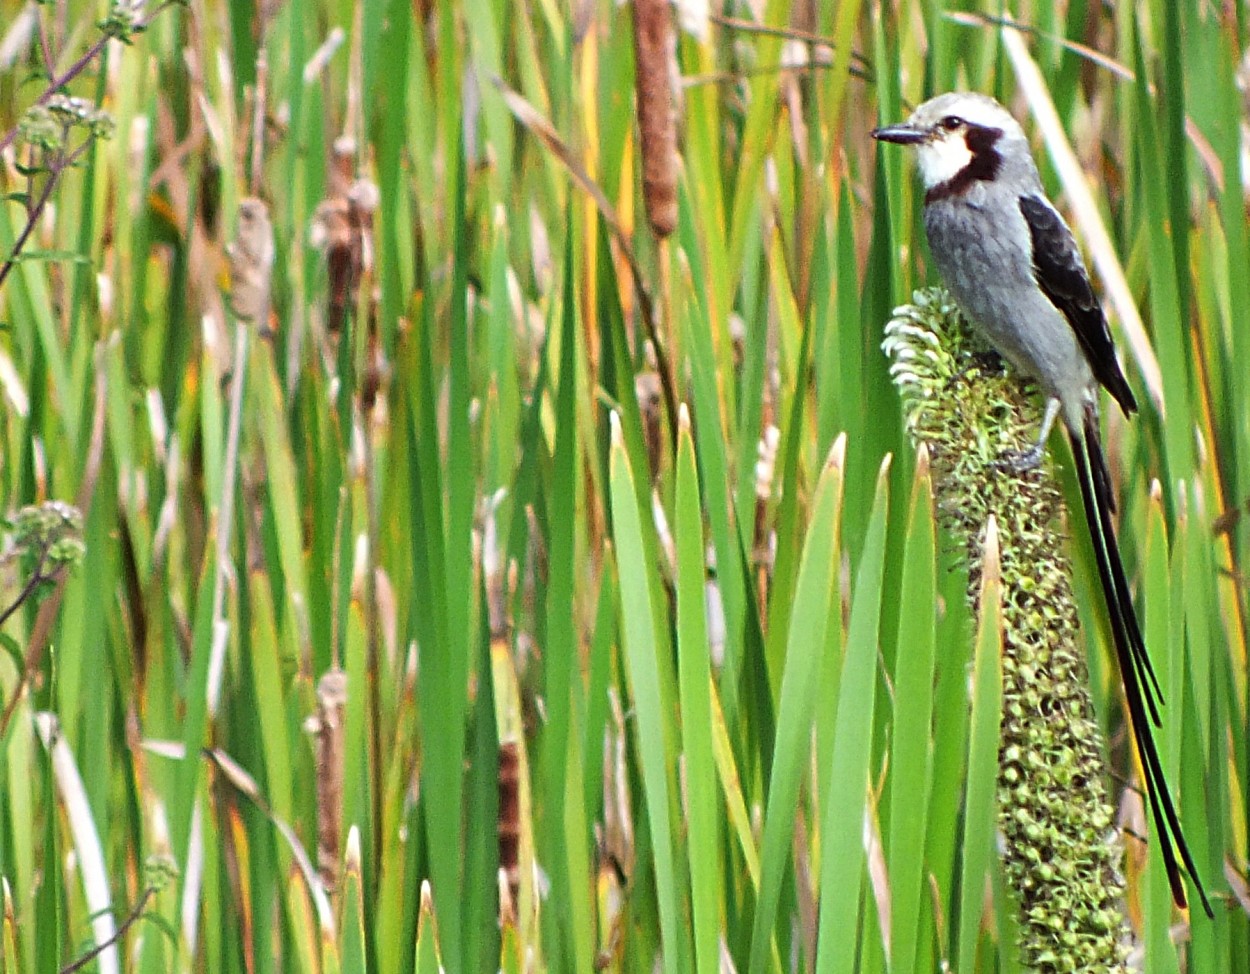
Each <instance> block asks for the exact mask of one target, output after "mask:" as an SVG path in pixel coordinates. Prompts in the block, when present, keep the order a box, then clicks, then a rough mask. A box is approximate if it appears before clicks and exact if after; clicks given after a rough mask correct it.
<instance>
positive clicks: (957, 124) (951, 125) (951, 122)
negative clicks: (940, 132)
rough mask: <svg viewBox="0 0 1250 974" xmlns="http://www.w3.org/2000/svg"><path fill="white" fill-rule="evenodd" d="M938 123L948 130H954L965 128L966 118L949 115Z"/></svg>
mask: <svg viewBox="0 0 1250 974" xmlns="http://www.w3.org/2000/svg"><path fill="white" fill-rule="evenodd" d="M938 124H939V125H940V126H942V128H944V129H946V130H947V131H948V132H953V131H955V129H957V128H963V124H964V120H963V119H962V118H960V117H959V116H958V115H947V116H946V117H945V118H944V119H942V121H940V122H938Z"/></svg>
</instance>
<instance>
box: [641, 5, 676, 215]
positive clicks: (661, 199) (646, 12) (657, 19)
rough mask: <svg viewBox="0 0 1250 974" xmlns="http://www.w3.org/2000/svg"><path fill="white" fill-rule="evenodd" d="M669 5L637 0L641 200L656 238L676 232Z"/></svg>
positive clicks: (671, 52) (670, 19) (671, 44)
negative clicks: (645, 206) (645, 207)
mask: <svg viewBox="0 0 1250 974" xmlns="http://www.w3.org/2000/svg"><path fill="white" fill-rule="evenodd" d="M669 8H670V4H669V0H634V90H635V93H636V95H637V100H638V131H639V135H640V139H639V144H640V147H641V153H642V195H643V199H644V200H645V202H646V205H647V221H648V222H649V223H650V224H651V230H652V232H653V233H654V234H655V235H656V236H657V237H667V236H668V235H669V234H670V233H672V232H673V231H674V230H675V229H676V228H677V112H676V106H675V104H674V101H673V86H672V67H673V65H674V62H675V56H674V51H675V48H674V37H673V18H672V12H671V11H670V9H669Z"/></svg>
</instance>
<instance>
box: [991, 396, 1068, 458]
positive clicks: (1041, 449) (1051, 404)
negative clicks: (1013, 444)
mask: <svg viewBox="0 0 1250 974" xmlns="http://www.w3.org/2000/svg"><path fill="white" fill-rule="evenodd" d="M1058 415H1059V398H1058V397H1057V396H1051V397H1050V399H1048V400H1046V412H1045V414H1044V415H1043V416H1042V432H1041V435H1040V436H1038V438H1037V442H1036V443H1034V444H1033V445H1032V446H1031V447H1029V449H1027V450H1011V451H1008V452H1007V453H1004V454H1003V455H1002V456H1001V457H999V458H998V460H997V461H996V463H995V466H997V467H1000V468H1001V469H1003V470H1009V471H1011V472H1012V473H1025V472H1026V471H1029V470H1033V469H1035V468H1036V467H1037V465H1038V464H1040V463H1041V462H1042V456H1043V455H1044V454H1045V452H1046V441H1047V440H1048V439H1049V438H1050V430H1051V427H1052V426H1054V425H1055V417H1056V416H1058Z"/></svg>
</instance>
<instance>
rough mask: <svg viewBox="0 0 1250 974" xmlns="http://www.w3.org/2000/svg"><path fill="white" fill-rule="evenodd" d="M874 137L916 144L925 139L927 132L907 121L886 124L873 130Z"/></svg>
mask: <svg viewBox="0 0 1250 974" xmlns="http://www.w3.org/2000/svg"><path fill="white" fill-rule="evenodd" d="M872 137H873V138H874V139H879V140H880V141H882V142H894V143H896V144H898V145H916V144H917V143H919V142H923V141H924V140H925V133H924V132H921V131H920V130H919V129H914V128H912V127H911V126H910V125H908V124H907V123H906V122H900V123H899V124H898V125H885V126H883V127H881V128H879V129H873V130H872Z"/></svg>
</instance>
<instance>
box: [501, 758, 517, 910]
mask: <svg viewBox="0 0 1250 974" xmlns="http://www.w3.org/2000/svg"><path fill="white" fill-rule="evenodd" d="M499 871H500V872H501V873H502V874H503V875H505V876H506V877H507V880H508V892H509V893H510V894H511V896H512V902H513V903H515V902H517V898H518V896H519V895H520V890H521V752H520V748H519V747H518V746H517V742H516V741H501V742H500V743H499Z"/></svg>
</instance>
